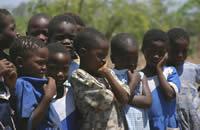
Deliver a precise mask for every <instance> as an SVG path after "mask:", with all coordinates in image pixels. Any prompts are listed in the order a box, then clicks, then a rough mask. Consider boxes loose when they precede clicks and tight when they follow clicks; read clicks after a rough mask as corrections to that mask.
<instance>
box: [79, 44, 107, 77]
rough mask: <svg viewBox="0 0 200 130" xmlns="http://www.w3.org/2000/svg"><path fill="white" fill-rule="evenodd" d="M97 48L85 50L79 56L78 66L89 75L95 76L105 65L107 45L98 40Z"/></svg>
mask: <svg viewBox="0 0 200 130" xmlns="http://www.w3.org/2000/svg"><path fill="white" fill-rule="evenodd" d="M99 42H100V43H98V44H99V45H98V47H96V48H92V49H87V50H86V52H85V53H84V54H82V55H81V56H80V60H81V61H80V66H83V67H84V68H83V69H85V70H87V71H89V73H92V74H97V72H98V70H99V68H101V67H102V66H103V65H104V64H105V63H106V58H107V55H108V50H109V45H108V43H107V41H104V40H99Z"/></svg>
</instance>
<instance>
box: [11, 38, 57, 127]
mask: <svg viewBox="0 0 200 130" xmlns="http://www.w3.org/2000/svg"><path fill="white" fill-rule="evenodd" d="M10 56H11V59H12V61H13V62H14V63H15V65H16V66H17V70H18V74H19V78H18V79H17V82H16V91H15V94H16V96H17V121H18V122H17V125H18V129H19V130H29V129H36V130H44V129H56V130H57V129H58V128H60V122H59V121H60V120H59V118H58V116H57V113H56V112H55V110H54V108H53V107H52V104H51V100H52V98H53V96H54V95H55V94H56V85H55V81H54V80H53V79H52V78H48V79H47V78H45V75H46V71H47V68H46V63H47V59H48V49H47V48H46V47H45V43H44V42H42V41H41V40H38V39H36V38H31V37H20V38H19V39H17V40H16V41H15V42H14V43H13V44H12V46H11V48H10Z"/></svg>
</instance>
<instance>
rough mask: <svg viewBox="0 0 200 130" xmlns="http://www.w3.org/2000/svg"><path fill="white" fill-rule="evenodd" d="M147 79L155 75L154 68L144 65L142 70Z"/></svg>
mask: <svg viewBox="0 0 200 130" xmlns="http://www.w3.org/2000/svg"><path fill="white" fill-rule="evenodd" d="M142 71H143V72H144V74H145V75H146V76H147V77H151V76H155V75H157V71H156V67H153V66H149V65H146V66H145V67H144V69H143V70H142Z"/></svg>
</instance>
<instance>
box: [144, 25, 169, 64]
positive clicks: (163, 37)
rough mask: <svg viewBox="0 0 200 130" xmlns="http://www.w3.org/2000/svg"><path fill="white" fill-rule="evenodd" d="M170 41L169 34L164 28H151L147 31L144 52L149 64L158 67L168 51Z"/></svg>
mask: <svg viewBox="0 0 200 130" xmlns="http://www.w3.org/2000/svg"><path fill="white" fill-rule="evenodd" d="M168 41H169V40H168V36H167V34H166V33H165V32H164V31H162V30H159V29H151V30H149V31H147V32H146V33H145V35H144V38H143V44H142V52H143V53H144V57H145V59H146V65H147V66H150V67H156V65H157V64H158V62H159V61H160V60H161V59H162V58H163V57H164V56H165V54H166V53H167V51H168V46H169V45H168Z"/></svg>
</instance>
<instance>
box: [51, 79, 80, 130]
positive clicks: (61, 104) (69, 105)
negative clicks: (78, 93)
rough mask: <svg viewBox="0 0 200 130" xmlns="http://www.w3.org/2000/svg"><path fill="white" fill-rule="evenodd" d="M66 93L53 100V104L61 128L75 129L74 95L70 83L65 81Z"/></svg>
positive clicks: (66, 129)
mask: <svg viewBox="0 0 200 130" xmlns="http://www.w3.org/2000/svg"><path fill="white" fill-rule="evenodd" d="M64 85H65V86H66V94H64V96H63V97H62V98H60V99H57V100H55V101H54V102H53V106H54V108H55V110H56V112H57V114H58V116H59V119H60V121H61V125H62V129H63V130H76V129H77V122H76V118H77V112H76V110H75V104H74V96H73V90H72V87H71V84H70V83H69V82H68V81H66V82H65V83H64Z"/></svg>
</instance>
